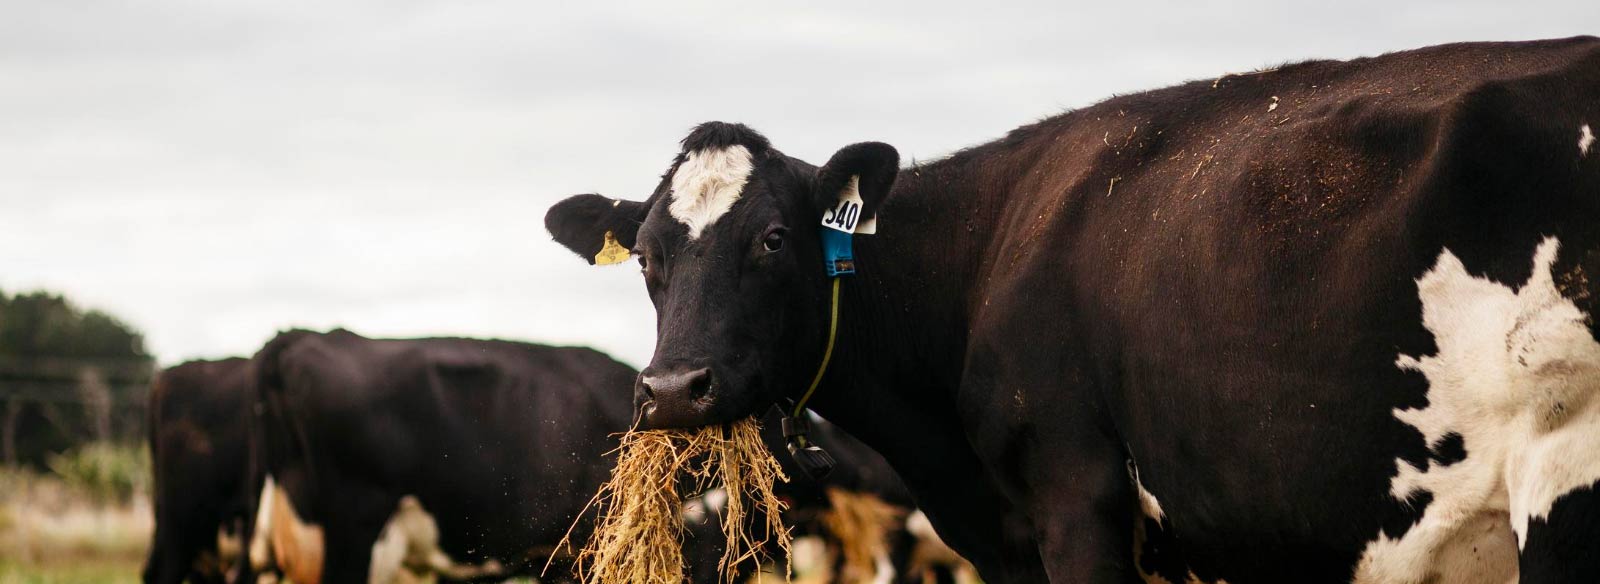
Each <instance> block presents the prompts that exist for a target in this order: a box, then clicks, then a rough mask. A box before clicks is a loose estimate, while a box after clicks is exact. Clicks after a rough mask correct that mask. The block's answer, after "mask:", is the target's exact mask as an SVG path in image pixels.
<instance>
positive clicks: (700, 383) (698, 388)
mask: <svg viewBox="0 0 1600 584" xmlns="http://www.w3.org/2000/svg"><path fill="white" fill-rule="evenodd" d="M689 375H690V377H689V384H688V385H689V397H690V398H692V399H705V397H706V394H708V393H711V370H710V369H701V370H699V371H695V372H694V373H690V374H689Z"/></svg>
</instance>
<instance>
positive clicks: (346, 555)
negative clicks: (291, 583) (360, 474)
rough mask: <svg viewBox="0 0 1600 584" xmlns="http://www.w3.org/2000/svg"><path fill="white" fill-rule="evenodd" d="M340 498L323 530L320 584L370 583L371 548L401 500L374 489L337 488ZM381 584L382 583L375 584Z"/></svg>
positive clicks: (349, 486)
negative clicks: (324, 551)
mask: <svg viewBox="0 0 1600 584" xmlns="http://www.w3.org/2000/svg"><path fill="white" fill-rule="evenodd" d="M339 491H341V493H340V494H341V495H343V496H341V497H338V498H336V499H335V500H336V501H337V504H336V505H335V506H333V507H332V508H331V509H332V510H333V511H334V514H332V515H330V516H329V517H328V523H327V525H326V526H325V527H324V529H325V532H324V533H325V537H326V539H325V540H324V541H325V542H326V546H327V547H326V548H325V549H326V550H327V552H326V554H325V555H324V556H323V561H324V562H325V564H324V568H323V573H322V575H323V581H324V582H328V583H329V584H343V583H346V582H350V583H360V582H370V581H371V580H370V576H371V569H372V552H373V546H374V545H376V544H377V543H378V537H379V535H380V534H382V532H383V527H384V525H386V524H388V522H389V518H390V517H391V516H393V515H394V513H395V511H396V509H398V508H399V505H400V499H399V498H398V497H393V496H389V495H387V494H385V493H383V492H381V491H380V490H377V489H373V488H361V487H357V486H355V485H350V484H348V483H346V484H344V485H340V489H339ZM374 584H384V583H374Z"/></svg>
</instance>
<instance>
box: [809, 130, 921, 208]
mask: <svg viewBox="0 0 1600 584" xmlns="http://www.w3.org/2000/svg"><path fill="white" fill-rule="evenodd" d="M899 172H900V153H899V152H896V151H895V149H894V147H893V146H890V145H888V144H884V143H882V142H861V143H859V144H851V145H849V146H845V147H844V148H841V149H840V150H839V151H838V152H835V153H834V154H833V157H832V158H829V159H828V163H827V164H824V165H822V168H819V169H817V180H816V183H815V184H816V190H815V191H814V195H815V197H816V204H817V210H818V211H819V212H820V211H823V210H827V209H832V208H834V207H835V206H837V205H838V204H839V199H840V198H841V197H845V196H848V192H847V191H848V190H849V189H850V188H851V187H852V186H855V187H856V189H857V190H858V191H859V193H860V196H861V201H862V210H861V216H862V217H872V216H873V215H874V214H876V213H877V212H878V205H879V204H881V203H883V200H884V199H885V198H888V196H889V187H891V186H894V177H895V174H897V173H899ZM852 179H854V180H852Z"/></svg>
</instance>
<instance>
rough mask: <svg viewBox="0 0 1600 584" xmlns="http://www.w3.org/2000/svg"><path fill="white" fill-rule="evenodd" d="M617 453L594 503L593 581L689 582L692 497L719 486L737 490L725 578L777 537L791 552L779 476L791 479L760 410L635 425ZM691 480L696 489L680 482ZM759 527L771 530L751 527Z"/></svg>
mask: <svg viewBox="0 0 1600 584" xmlns="http://www.w3.org/2000/svg"><path fill="white" fill-rule="evenodd" d="M616 452H617V466H616V468H614V469H612V471H611V479H610V480H609V481H607V482H606V484H604V485H601V487H600V492H598V493H596V494H595V497H594V500H593V501H591V503H590V504H591V505H595V506H598V507H599V509H600V518H599V520H598V522H597V523H596V525H595V531H594V534H593V535H592V536H590V537H589V541H588V543H586V544H584V546H583V549H582V550H581V551H579V552H578V564H577V572H578V577H579V578H581V579H582V580H583V581H584V582H588V583H589V584H602V583H614V582H629V583H641V584H646V583H662V584H679V583H680V582H683V580H684V574H683V531H684V526H683V519H682V517H681V512H682V510H683V495H684V494H685V493H686V492H687V493H697V492H700V491H703V490H705V489H707V488H710V487H712V486H715V485H718V484H720V485H722V487H723V488H725V489H727V491H728V506H727V510H726V511H725V512H724V516H723V522H722V530H723V535H724V537H726V538H727V548H726V550H725V551H724V552H723V555H722V561H721V563H720V564H719V567H720V570H721V572H722V575H723V578H724V579H725V580H727V581H729V582H732V581H733V577H734V573H733V568H734V566H737V565H738V564H739V563H740V562H743V561H745V560H749V559H757V560H760V559H762V558H764V557H765V556H766V552H765V551H764V549H763V548H764V546H765V545H766V544H767V543H768V542H771V541H773V540H776V542H777V544H778V546H779V547H781V548H783V550H784V551H785V552H787V551H788V550H789V542H790V536H789V531H788V530H787V529H785V528H784V526H783V520H782V517H781V514H782V512H783V509H784V507H785V505H784V504H783V503H782V502H781V501H779V500H778V498H777V497H776V496H774V495H773V493H772V485H773V482H774V481H775V480H783V481H785V482H787V481H788V480H789V478H788V477H787V476H784V474H783V470H782V468H781V467H780V466H778V461H777V459H775V458H773V456H772V453H771V452H768V451H767V447H766V444H765V443H763V442H762V440H761V424H760V422H758V421H757V420H756V419H755V418H747V419H744V420H740V421H738V422H734V423H733V424H730V425H727V426H711V427H705V428H700V429H697V430H644V431H637V430H635V431H629V432H628V433H626V434H623V436H622V445H621V446H619V447H618V448H617V450H616ZM682 479H688V480H687V481H684V480H682ZM685 482H687V483H688V487H689V489H687V490H685V489H682V488H680V486H681V485H683V484H684V483H685ZM751 513H758V514H760V515H757V516H754V518H755V519H756V521H753V522H751V521H747V520H746V518H747V516H749V514H751ZM582 516H583V514H580V515H579V520H580V521H581V520H582ZM574 525H576V523H574ZM752 527H754V528H757V529H758V530H759V531H761V533H751V528H752ZM569 535H570V532H569ZM562 543H563V545H565V544H566V541H565V540H563V542H562Z"/></svg>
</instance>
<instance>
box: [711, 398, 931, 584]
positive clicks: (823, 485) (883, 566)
mask: <svg viewBox="0 0 1600 584" xmlns="http://www.w3.org/2000/svg"><path fill="white" fill-rule="evenodd" d="M781 421H782V414H781V412H779V411H778V410H777V409H775V408H774V409H772V410H771V411H769V412H768V414H767V415H766V417H765V418H763V419H762V423H761V437H762V439H763V441H764V442H765V443H766V445H767V448H768V449H769V450H771V451H772V452H773V453H774V454H775V455H776V456H777V459H778V462H779V463H780V464H781V465H782V466H783V472H784V474H785V475H788V477H789V481H788V482H779V483H777V484H776V485H773V494H774V495H776V496H777V497H778V498H779V499H780V500H782V501H784V502H785V503H787V504H788V505H789V508H788V510H786V511H785V512H784V514H783V522H784V525H787V526H789V527H790V528H791V529H792V530H793V533H794V535H795V536H796V537H797V538H798V537H801V536H808V535H809V536H816V537H818V538H819V539H821V540H822V542H823V543H824V545H825V546H826V549H827V551H828V552H830V553H831V554H834V555H837V554H838V553H839V552H840V551H841V550H840V547H841V545H843V546H850V545H856V546H862V545H864V546H867V547H875V548H878V549H877V550H875V551H876V552H877V553H878V554H880V556H881V557H876V558H873V560H874V564H875V566H874V567H875V568H877V569H878V572H881V573H883V575H884V576H885V577H892V576H893V575H894V572H895V571H896V568H898V567H899V566H897V564H896V563H895V562H893V561H891V559H890V557H889V553H890V552H891V551H893V550H892V549H891V548H892V546H893V544H895V543H898V542H897V541H891V540H885V541H876V542H875V541H863V540H862V539H861V538H862V537H866V538H868V539H872V538H875V536H876V534H872V533H865V534H857V533H847V534H837V533H833V532H832V531H831V530H830V529H829V527H828V525H827V523H828V521H827V519H828V517H829V514H830V513H834V512H837V511H839V509H837V505H836V503H839V502H841V500H842V501H843V502H844V504H855V505H867V506H876V505H884V506H888V507H893V508H895V509H898V512H896V513H894V515H895V516H894V517H884V519H885V520H893V521H894V527H893V528H891V529H889V530H888V531H889V532H890V533H889V534H888V535H890V536H891V538H892V537H893V536H898V535H899V533H898V532H899V531H900V530H899V529H898V527H899V525H900V522H901V520H903V519H904V515H905V513H906V512H908V511H909V510H910V509H911V508H912V507H913V506H914V503H913V502H912V501H911V495H910V493H909V492H907V491H906V488H905V485H904V484H902V483H901V482H900V478H899V477H897V476H895V474H894V470H893V469H891V468H889V463H888V462H885V461H884V460H883V457H882V456H879V455H878V453H876V452H873V451H872V449H871V448H868V447H867V445H865V444H862V443H861V442H860V441H859V440H856V439H855V438H852V437H851V436H850V435H849V434H847V433H845V432H843V431H842V430H840V429H839V428H838V427H836V426H834V425H832V424H829V423H828V422H826V421H824V420H822V419H820V418H814V419H813V420H812V422H811V424H812V428H811V434H810V438H811V441H812V442H814V443H816V444H818V445H821V446H822V447H823V448H825V449H826V450H827V451H828V452H829V453H830V454H831V455H833V457H834V458H835V459H836V460H838V461H839V464H838V466H836V467H834V470H833V472H832V473H829V474H828V475H827V476H826V477H823V478H820V479H816V478H812V477H810V476H809V475H807V473H806V472H805V471H804V470H803V469H801V468H800V467H799V466H798V465H796V464H795V462H794V460H793V458H791V457H790V456H789V454H788V453H787V452H785V450H786V448H787V447H786V445H785V444H784V438H783V432H782V430H781V426H782V424H781ZM726 500H727V494H726V492H724V491H722V490H721V489H714V490H712V491H711V492H708V493H706V494H704V495H701V496H698V497H694V498H692V499H690V500H689V501H687V502H686V503H685V505H684V520H685V522H686V523H687V524H688V525H687V526H688V537H687V538H686V539H685V551H684V557H685V560H686V561H687V562H688V563H689V566H688V567H687V572H688V575H689V580H690V581H691V582H697V583H707V584H710V583H715V582H720V581H724V578H723V576H722V575H721V574H720V573H719V572H718V570H717V568H718V565H719V563H720V560H721V558H722V551H723V549H724V543H725V542H724V541H723V539H722V523H721V521H722V519H721V514H722V512H723V510H724V509H725V507H726V505H725V502H726ZM846 511H848V510H846ZM858 511H859V510H858ZM746 520H747V521H748V522H749V523H750V524H751V525H752V526H753V527H752V528H751V533H762V532H761V531H760V529H761V528H760V527H759V526H761V525H764V521H765V520H764V518H762V517H759V516H756V515H755V514H752V515H751V516H749V517H746ZM768 543H769V545H768V547H767V550H766V551H767V552H768V554H769V555H771V556H773V559H774V560H775V561H777V562H778V563H780V564H781V563H782V562H784V561H785V558H782V557H778V554H779V553H780V552H781V550H780V549H778V548H777V545H776V542H770V541H769V542H768ZM756 568H757V567H756V566H754V565H742V566H739V567H738V571H739V572H740V573H741V574H742V575H749V574H752V573H754V571H755V569H756ZM833 568H834V571H833V573H835V574H837V573H838V571H839V568H840V566H839V565H835V566H833ZM851 581H854V580H851Z"/></svg>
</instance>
